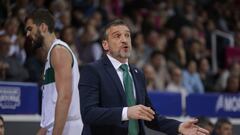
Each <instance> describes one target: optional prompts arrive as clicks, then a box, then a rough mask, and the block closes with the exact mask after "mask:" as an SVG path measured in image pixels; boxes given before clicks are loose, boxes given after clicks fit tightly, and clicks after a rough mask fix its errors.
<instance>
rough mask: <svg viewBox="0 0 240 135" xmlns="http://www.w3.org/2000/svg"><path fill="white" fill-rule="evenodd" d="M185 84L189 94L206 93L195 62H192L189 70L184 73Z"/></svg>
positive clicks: (188, 66)
mask: <svg viewBox="0 0 240 135" xmlns="http://www.w3.org/2000/svg"><path fill="white" fill-rule="evenodd" d="M183 84H184V87H185V88H186V89H187V93H188V94H190V93H204V87H203V84H202V81H201V79H200V76H199V73H198V72H197V64H196V62H195V61H194V60H190V61H189V62H188V64H187V69H186V70H184V71H183Z"/></svg>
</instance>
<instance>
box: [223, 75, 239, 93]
mask: <svg viewBox="0 0 240 135" xmlns="http://www.w3.org/2000/svg"><path fill="white" fill-rule="evenodd" d="M224 92H227V93H238V92H240V89H239V76H237V75H234V74H231V75H230V76H229V77H228V79H227V86H226V89H225V90H224Z"/></svg>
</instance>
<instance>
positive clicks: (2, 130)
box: [0, 115, 5, 135]
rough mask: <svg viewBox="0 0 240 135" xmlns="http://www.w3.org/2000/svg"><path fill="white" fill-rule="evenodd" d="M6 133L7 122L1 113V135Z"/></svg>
mask: <svg viewBox="0 0 240 135" xmlns="http://www.w3.org/2000/svg"><path fill="white" fill-rule="evenodd" d="M4 134H5V123H4V119H3V117H2V116H1V115H0V135H4Z"/></svg>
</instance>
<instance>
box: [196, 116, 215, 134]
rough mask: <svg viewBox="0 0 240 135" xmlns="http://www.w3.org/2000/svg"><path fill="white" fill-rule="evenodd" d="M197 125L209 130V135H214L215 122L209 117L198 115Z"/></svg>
mask: <svg viewBox="0 0 240 135" xmlns="http://www.w3.org/2000/svg"><path fill="white" fill-rule="evenodd" d="M197 119H198V122H197V125H198V126H199V127H202V128H204V129H206V130H208V131H209V135H212V132H213V128H214V124H213V123H212V122H211V121H210V120H209V119H208V118H207V117H198V118H197Z"/></svg>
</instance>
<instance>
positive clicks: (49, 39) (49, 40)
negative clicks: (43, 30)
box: [44, 33, 56, 50]
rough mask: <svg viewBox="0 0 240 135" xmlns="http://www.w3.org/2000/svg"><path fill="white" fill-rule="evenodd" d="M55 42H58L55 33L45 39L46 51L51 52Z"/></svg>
mask: <svg viewBox="0 0 240 135" xmlns="http://www.w3.org/2000/svg"><path fill="white" fill-rule="evenodd" d="M54 40H56V36H55V34H54V33H49V34H47V35H46V37H45V38H44V49H45V50H49V49H50V47H51V46H52V44H53V42H54Z"/></svg>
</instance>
